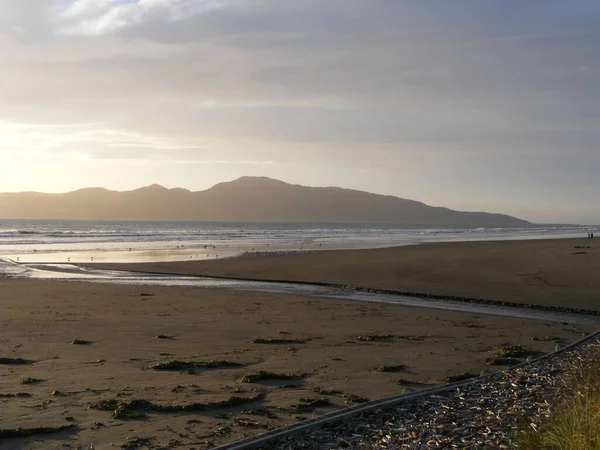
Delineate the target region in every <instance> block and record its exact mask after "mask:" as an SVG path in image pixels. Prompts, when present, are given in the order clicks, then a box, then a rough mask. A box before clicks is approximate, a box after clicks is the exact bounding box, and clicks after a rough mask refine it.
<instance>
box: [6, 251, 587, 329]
mask: <svg viewBox="0 0 600 450" xmlns="http://www.w3.org/2000/svg"><path fill="white" fill-rule="evenodd" d="M0 273H2V274H3V275H2V277H4V278H9V279H37V280H56V281H70V282H90V283H110V284H129V285H139V286H180V287H182V286H183V287H194V288H202V289H226V290H235V291H253V292H268V293H275V294H285V295H304V296H311V297H319V298H335V299H343V300H349V301H361V302H373V303H386V304H394V305H402V306H411V307H419V308H433V309H442V310H448V311H461V312H468V313H473V314H491V315H497V316H506V317H516V318H522V319H533V320H543V321H548V322H565V323H568V324H572V325H584V326H593V325H595V324H596V323H597V322H598V317H596V316H593V315H587V314H580V313H573V312H560V311H548V310H542V309H531V308H522V307H516V306H503V305H491V304H482V303H472V302H466V301H459V300H442V299H424V298H418V297H411V296H405V295H396V294H386V293H379V292H365V291H359V290H351V289H344V288H342V287H336V286H323V285H318V284H308V283H306V284H304V283H302V284H301V283H287V282H268V281H253V280H237V279H226V278H208V277H194V276H183V275H162V274H148V273H139V272H126V271H112V270H99V269H88V268H83V267H79V266H76V265H71V264H19V263H16V262H14V261H11V260H8V259H3V260H2V259H0Z"/></svg>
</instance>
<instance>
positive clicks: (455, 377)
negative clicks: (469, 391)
mask: <svg viewBox="0 0 600 450" xmlns="http://www.w3.org/2000/svg"><path fill="white" fill-rule="evenodd" d="M478 376H479V375H475V374H472V373H469V372H464V373H461V374H458V375H451V376H447V377H445V378H442V379H441V380H440V381H441V382H442V383H446V384H450V383H456V382H457V381H464V380H469V379H471V378H475V377H478Z"/></svg>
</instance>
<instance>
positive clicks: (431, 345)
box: [0, 280, 589, 450]
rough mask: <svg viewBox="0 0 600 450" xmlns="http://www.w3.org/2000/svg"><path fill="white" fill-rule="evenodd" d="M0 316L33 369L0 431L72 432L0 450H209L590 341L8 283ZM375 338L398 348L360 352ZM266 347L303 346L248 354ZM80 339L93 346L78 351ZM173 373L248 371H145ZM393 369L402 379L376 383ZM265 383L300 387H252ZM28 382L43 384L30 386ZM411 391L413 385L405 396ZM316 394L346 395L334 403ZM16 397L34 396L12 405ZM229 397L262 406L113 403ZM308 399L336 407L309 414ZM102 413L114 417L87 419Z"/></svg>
mask: <svg viewBox="0 0 600 450" xmlns="http://www.w3.org/2000/svg"><path fill="white" fill-rule="evenodd" d="M0 310H1V311H2V315H1V317H0V330H1V333H0V358H22V359H24V360H27V361H29V362H30V363H29V364H18V365H7V364H0V396H3V397H4V398H1V399H0V402H1V406H0V408H1V409H0V414H1V415H0V429H2V430H7V429H16V428H23V429H29V428H35V427H58V426H64V425H69V424H71V425H75V427H74V428H73V429H71V430H66V431H64V432H62V433H57V434H53V435H50V436H47V437H44V436H40V435H36V436H33V437H30V438H27V439H5V440H2V439H0V447H1V448H2V449H11V450H12V449H22V448H27V449H68V448H72V449H75V448H91V447H90V446H92V445H93V448H95V449H105V448H183V449H192V448H195V449H205V448H210V447H211V446H213V445H214V444H218V443H224V442H229V441H233V440H237V439H240V438H242V437H244V436H248V435H252V434H257V433H261V432H263V431H265V430H266V429H270V428H275V427H280V426H282V425H285V424H289V423H294V422H297V421H299V420H302V419H305V418H310V417H313V416H315V415H318V414H322V413H326V412H330V411H335V410H337V409H340V408H343V407H346V406H347V405H352V404H355V401H356V400H359V399H357V398H351V397H346V398H345V397H344V396H343V393H347V394H352V395H355V396H360V397H364V398H365V399H369V400H374V399H378V398H382V397H386V396H391V395H398V394H401V393H403V392H406V391H411V390H416V389H423V388H425V387H428V386H430V385H433V384H439V383H440V382H441V381H440V379H442V378H444V377H447V376H452V375H457V374H461V373H463V372H470V373H472V374H479V373H481V372H482V371H495V370H498V369H500V368H501V367H500V366H489V365H487V364H485V363H484V362H483V361H484V360H485V359H486V358H488V357H490V356H492V353H493V349H494V348H495V347H496V346H498V345H500V344H502V343H505V342H509V343H512V344H518V345H522V346H523V347H526V348H528V349H531V350H532V351H533V352H534V353H533V355H537V354H540V353H542V352H550V351H552V350H553V349H554V348H555V345H556V344H555V342H554V341H558V342H561V343H566V342H571V341H574V340H576V339H578V338H580V337H581V336H582V333H584V332H585V331H589V330H583V329H581V328H577V327H573V326H567V325H562V324H549V323H542V322H533V321H526V320H521V319H510V318H502V317H495V316H485V315H479V316H474V315H472V314H465V313H456V312H448V311H437V310H425V309H419V308H410V307H399V306H393V305H375V304H363V303H359V302H349V301H340V300H329V299H314V298H308V297H300V296H285V295H276V294H264V293H249V292H235V291H211V290H204V289H194V288H178V287H142V286H126V285H108V284H93V283H69V282H56V281H35V280H0ZM369 334H372V335H393V337H392V336H390V337H388V338H385V339H381V340H372V341H362V340H360V338H359V336H360V335H369ZM159 335H162V337H163V338H158V337H157V336H159ZM548 336H550V337H552V338H551V339H548V340H532V338H538V339H544V338H546V337H548ZM371 337H374V336H371ZM257 338H262V339H284V340H296V341H298V342H282V343H279V344H275V343H272V344H260V343H251V342H250V341H252V340H255V339H257ZM76 339H77V340H81V341H90V342H89V343H87V345H77V344H73V343H72V342H73V341H74V340H76ZM84 344H85V343H84ZM522 359H523V358H521V360H522ZM167 360H180V361H185V362H191V361H194V362H210V361H227V362H229V363H237V364H240V366H239V367H231V368H197V369H194V370H192V372H193V373H188V369H187V368H182V369H181V370H174V371H155V370H149V369H148V368H149V367H150V366H152V365H154V364H157V363H160V362H164V361H167ZM0 361H1V360H0ZM386 365H387V366H401V367H399V368H397V369H398V372H389V373H388V372H380V371H377V370H376V368H377V367H381V366H386ZM404 366H405V367H404ZM261 370H262V371H267V372H272V373H279V374H290V375H295V376H298V379H295V380H275V381H261V382H258V383H243V382H241V379H242V377H244V376H245V375H248V374H252V373H256V372H258V371H261ZM26 378H32V379H38V380H42V381H40V382H38V383H34V384H22V381H23V380H25V379H26ZM400 379H404V380H407V383H408V384H406V385H399V384H398V381H399V380H400ZM315 388H321V389H327V390H334V391H339V393H338V394H336V395H324V394H323V393H316V392H314V389H315ZM19 393H23V394H27V395H30V397H25V398H10V397H7V396H9V395H11V394H19ZM231 397H241V398H244V399H248V398H252V397H254V400H255V401H250V402H248V403H245V404H242V405H240V406H237V407H233V408H231V407H228V408H215V409H214V410H209V411H185V412H178V411H176V410H174V409H175V408H171V410H168V408H165V409H166V410H163V411H162V412H158V411H147V412H146V413H147V417H145V418H141V417H140V418H137V419H132V420H122V419H115V418H112V414H113V411H114V410H115V409H116V408H117V405H115V404H114V403H113V404H111V403H107V402H106V401H120V402H124V403H126V402H129V401H131V400H145V401H151V402H153V403H154V405H153V407H154V408H160V407H161V406H165V405H166V406H169V405H170V406H173V405H179V406H182V405H183V406H184V407H185V405H188V406H187V407H188V408H192V406H190V405H193V404H195V405H194V406H193V407H195V408H196V409H200V408H202V405H198V404H199V403H207V402H218V401H224V400H227V399H230V398H231ZM302 399H326V400H327V402H328V403H329V404H326V405H324V406H318V407H315V408H311V407H304V408H303V407H302V405H304V404H305V403H303V400H302ZM103 401H105V403H103V404H102V405H104V406H105V407H106V409H109V410H107V411H103V410H96V409H90V406H92V405H94V404H96V405H98V404H99V403H100V402H103ZM295 405H300V407H298V406H295ZM138 406H139V404H138ZM141 406H144V405H141ZM145 406H147V404H146V405H145ZM213 406H214V405H213ZM205 408H208V409H210V407H206V406H205ZM142 409H143V408H142ZM120 412H121V413H126V414H127V413H134V414H139V413H143V412H144V411H142V410H129V409H127V408H125V409H121V410H120ZM2 430H0V434H3V433H6V431H2ZM136 443H137V444H140V446H139V447H136V445H135V444H136ZM128 445H129V447H127V446H128Z"/></svg>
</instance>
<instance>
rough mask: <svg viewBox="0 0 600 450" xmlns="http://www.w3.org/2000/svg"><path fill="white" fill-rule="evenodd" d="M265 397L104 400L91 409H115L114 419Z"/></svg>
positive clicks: (229, 404)
mask: <svg viewBox="0 0 600 450" xmlns="http://www.w3.org/2000/svg"><path fill="white" fill-rule="evenodd" d="M263 398H264V394H262V393H261V394H256V395H253V396H251V397H237V396H232V397H229V398H228V399H225V400H220V401H216V402H196V403H184V404H180V405H162V404H160V403H154V402H151V401H149V400H130V401H127V402H124V401H120V400H103V401H101V402H98V403H94V404H93V405H91V406H90V408H91V409H97V410H100V411H113V418H114V419H121V420H125V419H140V418H143V417H145V413H146V412H158V413H178V412H192V411H194V412H205V411H214V410H217V409H222V408H231V407H233V406H239V405H245V404H247V403H254V402H257V401H260V400H262V399H263Z"/></svg>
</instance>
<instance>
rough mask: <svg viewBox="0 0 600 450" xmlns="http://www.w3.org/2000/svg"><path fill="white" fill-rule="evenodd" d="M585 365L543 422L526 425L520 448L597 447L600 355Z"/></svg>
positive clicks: (599, 439) (566, 449) (587, 449)
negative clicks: (538, 424)
mask: <svg viewBox="0 0 600 450" xmlns="http://www.w3.org/2000/svg"><path fill="white" fill-rule="evenodd" d="M585 364H586V367H585V368H584V369H583V370H582V371H581V372H580V373H579V375H577V376H576V377H575V378H574V379H571V380H570V381H569V382H568V384H567V386H566V387H565V388H564V390H563V392H561V398H562V400H561V401H559V402H558V404H557V405H555V406H554V407H553V408H552V411H551V415H550V417H549V418H548V419H547V420H546V422H544V423H542V424H541V425H540V426H535V425H531V424H527V425H526V429H525V430H523V431H522V438H521V439H520V442H519V449H520V450H534V449H535V450H600V356H598V357H596V358H594V359H593V360H592V361H586V362H585Z"/></svg>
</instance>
